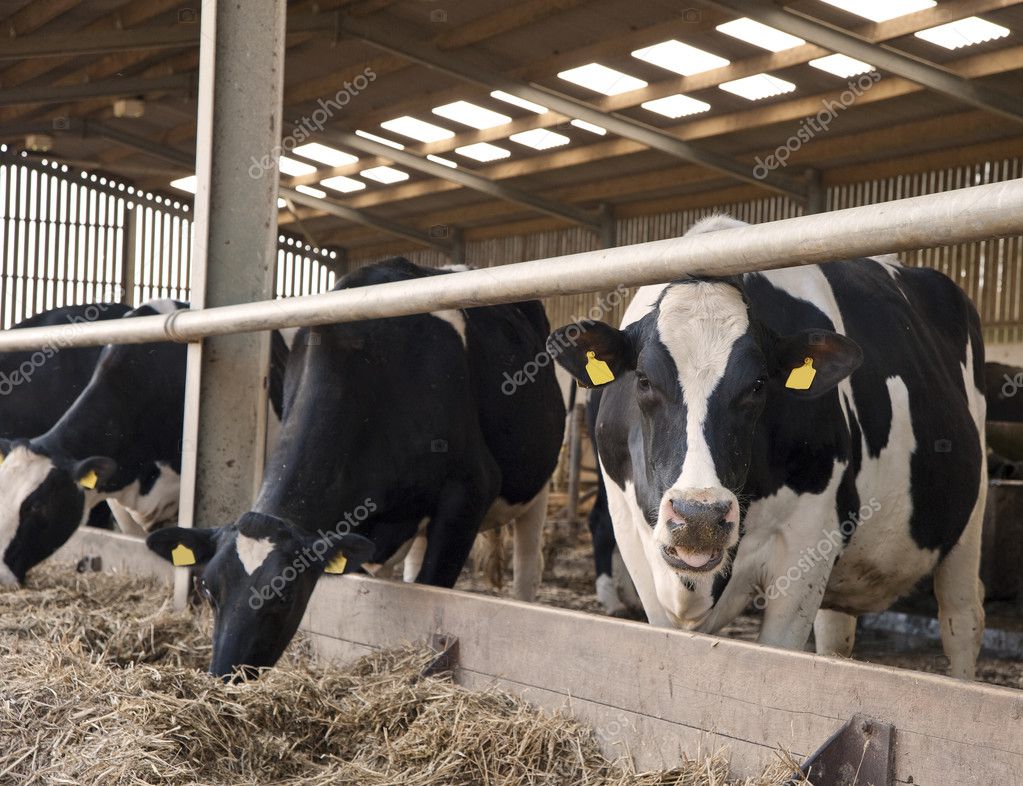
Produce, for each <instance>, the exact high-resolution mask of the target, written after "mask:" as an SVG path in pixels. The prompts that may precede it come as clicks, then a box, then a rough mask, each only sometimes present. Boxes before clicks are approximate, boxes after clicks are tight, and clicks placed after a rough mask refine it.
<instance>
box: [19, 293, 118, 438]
mask: <svg viewBox="0 0 1023 786" xmlns="http://www.w3.org/2000/svg"><path fill="white" fill-rule="evenodd" d="M129 310H130V309H129V307H128V306H125V305H122V304H120V303H86V304H83V305H80V306H61V307H60V308H54V309H51V310H49V311H43V312H42V313H39V314H36V315H35V316H33V317H30V318H28V319H25V320H23V321H21V322H19V323H17V324H16V325H14V326H13V327H12V328H11V329H12V330H17V329H19V328H30V327H42V326H47V325H66V326H67V330H68V333H69V335H70V334H71V333H73V332H74V331H75V330H76V329H77V325H79V324H82V323H86V322H97V321H100V320H105V319H119V318H120V317H122V316H124V315H125V314H126V313H127V312H128V311H129ZM101 349H102V347H63V348H62V347H61V346H60V344H59V343H53V344H50V345H48V346H45V347H40V348H39V349H36V350H28V351H24V352H4V353H2V354H0V438H6V439H23V438H26V437H34V436H36V435H37V434H42V433H43V432H44V431H47V430H48V429H49V428H50V427H51V426H53V424H54V423H56V422H57V420H58V419H59V418H60V416H61V415H63V414H64V413H65V412H66V411H67V409H68V407H70V406H71V404H72V403H73V402H74V400H75V399H76V398H78V394H79V393H81V392H82V390H84V389H85V386H86V385H87V384H88V382H89V379H90V378H91V377H92V372H93V369H95V368H96V361H97V360H99V353H100V350H101Z"/></svg>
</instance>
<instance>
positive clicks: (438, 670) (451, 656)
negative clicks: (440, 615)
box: [423, 633, 458, 677]
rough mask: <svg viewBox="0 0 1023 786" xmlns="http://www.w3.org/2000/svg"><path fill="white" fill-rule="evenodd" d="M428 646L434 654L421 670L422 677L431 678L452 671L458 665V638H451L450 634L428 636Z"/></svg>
mask: <svg viewBox="0 0 1023 786" xmlns="http://www.w3.org/2000/svg"><path fill="white" fill-rule="evenodd" d="M429 644H430V649H431V650H433V652H434V657H433V660H431V661H430V662H429V663H428V664H427V665H426V668H424V669H423V676H424V677H433V676H436V675H437V674H443V673H445V672H449V671H452V670H453V669H454V668H455V665H456V664H457V663H458V636H452V635H451V634H450V633H434V634H433V635H432V636H430V642H429Z"/></svg>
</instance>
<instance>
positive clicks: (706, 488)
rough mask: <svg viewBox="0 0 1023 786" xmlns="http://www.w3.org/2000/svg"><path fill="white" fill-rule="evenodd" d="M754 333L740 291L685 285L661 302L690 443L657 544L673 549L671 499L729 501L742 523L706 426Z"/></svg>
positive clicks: (661, 326) (731, 516)
mask: <svg viewBox="0 0 1023 786" xmlns="http://www.w3.org/2000/svg"><path fill="white" fill-rule="evenodd" d="M748 329H749V317H748V315H747V313H746V304H745V303H744V302H743V300H742V296H741V295H740V294H739V292H738V290H736V289H735V288H734V287H732V286H729V285H728V284H721V283H710V282H698V283H694V284H680V285H677V286H674V287H672V288H671V289H670V290H668V292H667V293H665V295H664V298H663V299H662V300H661V306H660V312H659V313H658V316H657V330H658V333H659V334H660V339H661V343H663V344H664V346H665V348H666V349H667V350H668V352H669V353H670V354H671V356H672V358H673V360H674V361H675V367H676V368H677V369H678V381H679V385H681V386H682V391H683V395H684V397H685V402H686V438H687V448H686V456H685V459H684V460H683V462H682V472H681V473H680V474H679V477H678V480H676V481H675V482H674V483H673V484H672V486H671V488H669V489H668V490H667V491H666V492H665V493H664V497H663V499H662V502H661V506H660V512H659V514H658V518H657V526H656V528H655V530H654V535H655V537H656V539H657V540H658V541H660V542H661V543H663V544H665V545H669V544H670V539H669V538H668V533H667V529H666V523H667V520H668V515H669V511H670V500H671V499H678V498H680V497H686V498H689V499H693V500H697V501H701V502H714V501H718V500H728V501H730V502H731V503H732V505H731V508H730V509H729V513H728V520H729V521H732V522H733V523H737V522H738V516H739V505H738V501H737V500H736V499H735V495H734V494H732V492H731V491H728V490H727V489H725V488H724V487H723V486H722V484H721V480H720V479H719V478H718V476H717V471H716V470H715V468H714V457H713V456H712V455H711V451H710V446H709V445H708V444H707V438H706V436H705V426H706V420H707V407H708V402H709V400H710V396H711V394H712V393H713V392H714V388H716V387H717V384H718V382H720V381H721V378H722V377H723V376H724V373H725V368H726V367H727V365H728V358H729V355H730V354H731V352H732V347H733V346H734V345H735V342H736V341H738V340H739V339H740V338H741V337H742V336H743V335H745V333H746V331H747V330H748ZM735 530H736V531H735V532H733V535H732V538H733V539H737V538H738V531H737V530H738V528H737V527H736V528H735ZM730 545H734V540H733V541H732V542H731V544H730ZM658 559H660V557H658Z"/></svg>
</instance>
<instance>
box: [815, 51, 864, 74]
mask: <svg viewBox="0 0 1023 786" xmlns="http://www.w3.org/2000/svg"><path fill="white" fill-rule="evenodd" d="M810 65H812V66H813V67H814V68H819V69H820V70H821V71H827V72H828V73H829V74H834V75H835V76H840V77H842V78H843V79H848V78H849V77H850V76H856V75H857V74H865V73H867V72H868V71H873V70H874V66H872V65H871V64H870V63H864V62H863V61H862V60H856V59H855V58H852V57H849V56H847V55H828V56H827V57H818V58H817V59H816V60H811V61H810Z"/></svg>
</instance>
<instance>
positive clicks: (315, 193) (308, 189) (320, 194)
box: [295, 185, 327, 199]
mask: <svg viewBox="0 0 1023 786" xmlns="http://www.w3.org/2000/svg"><path fill="white" fill-rule="evenodd" d="M295 190H296V191H299V192H301V193H303V194H308V195H309V196H311V197H316V198H317V199H326V198H327V192H326V191H321V190H320V189H318V188H313V187H312V186H304V185H303V186H295Z"/></svg>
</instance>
